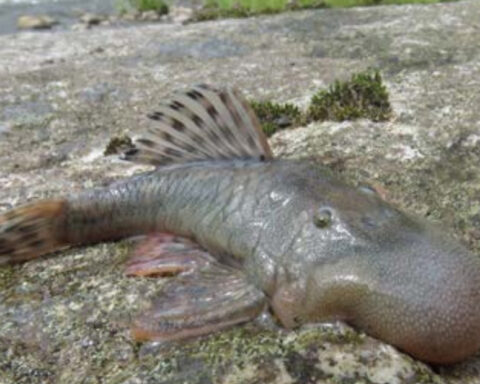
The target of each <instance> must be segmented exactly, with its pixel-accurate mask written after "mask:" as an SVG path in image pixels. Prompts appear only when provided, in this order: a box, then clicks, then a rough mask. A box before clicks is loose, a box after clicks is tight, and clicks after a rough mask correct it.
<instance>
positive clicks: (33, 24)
mask: <svg viewBox="0 0 480 384" xmlns="http://www.w3.org/2000/svg"><path fill="white" fill-rule="evenodd" d="M55 24H58V22H57V21H56V20H55V19H54V18H53V17H50V16H48V15H23V16H20V17H19V18H18V20H17V27H18V28H19V29H50V28H52V27H53V26H54V25H55Z"/></svg>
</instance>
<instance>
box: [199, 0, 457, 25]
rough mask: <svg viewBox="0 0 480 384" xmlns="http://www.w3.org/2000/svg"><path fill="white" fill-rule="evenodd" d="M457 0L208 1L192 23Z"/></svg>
mask: <svg viewBox="0 0 480 384" xmlns="http://www.w3.org/2000/svg"><path fill="white" fill-rule="evenodd" d="M448 1H457V0H293V1H287V0H273V1H268V2H267V1H265V0H207V1H206V3H205V5H204V6H203V7H202V8H200V9H198V10H196V11H195V12H194V15H193V17H192V19H191V21H205V20H214V19H222V18H243V17H250V16H255V15H259V14H274V13H280V12H285V11H298V10H303V9H313V8H346V7H357V6H372V5H384V4H408V3H420V4H428V3H439V2H440V3H442V2H448Z"/></svg>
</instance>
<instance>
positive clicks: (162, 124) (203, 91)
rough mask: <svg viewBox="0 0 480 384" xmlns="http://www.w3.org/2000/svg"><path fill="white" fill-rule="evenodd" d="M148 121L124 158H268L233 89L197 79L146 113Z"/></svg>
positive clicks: (260, 133)
mask: <svg viewBox="0 0 480 384" xmlns="http://www.w3.org/2000/svg"><path fill="white" fill-rule="evenodd" d="M148 117H149V118H150V119H151V120H153V121H152V123H151V124H150V125H149V127H148V128H147V129H146V131H145V132H143V133H142V134H141V136H140V137H139V138H138V139H136V141H135V147H134V148H132V149H130V150H128V151H127V152H125V154H124V156H123V158H124V159H125V160H130V161H133V162H138V163H144V164H153V165H156V166H161V165H166V164H172V163H185V162H191V161H202V160H220V159H222V160H226V159H258V160H267V159H271V158H272V151H271V150H270V147H269V145H268V142H267V139H266V136H265V134H264V133H263V131H262V129H261V126H260V123H259V121H258V119H257V117H256V116H255V113H254V112H253V110H252V108H251V107H250V105H249V104H248V102H247V101H246V100H245V99H244V97H243V96H242V95H241V94H240V92H238V91H237V90H235V89H229V88H225V89H215V88H213V87H210V86H207V85H198V86H195V87H193V88H191V89H189V90H187V91H185V92H180V93H177V94H175V95H174V97H173V98H172V99H171V100H170V101H169V102H168V103H166V104H163V105H161V106H160V107H159V108H158V110H157V111H156V112H154V113H152V114H150V115H149V116H148Z"/></svg>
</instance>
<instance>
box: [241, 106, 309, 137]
mask: <svg viewBox="0 0 480 384" xmlns="http://www.w3.org/2000/svg"><path fill="white" fill-rule="evenodd" d="M250 105H251V107H252V108H253V110H254V111H255V113H256V115H257V117H258V119H259V120H260V123H261V124H262V129H263V131H264V132H265V134H266V135H267V136H271V135H273V134H274V133H275V132H277V131H279V130H281V129H285V128H288V127H294V126H298V125H300V123H301V120H302V119H301V116H302V114H301V112H300V109H299V108H298V107H297V106H295V105H293V104H290V103H285V104H278V103H273V102H271V101H254V100H252V101H250Z"/></svg>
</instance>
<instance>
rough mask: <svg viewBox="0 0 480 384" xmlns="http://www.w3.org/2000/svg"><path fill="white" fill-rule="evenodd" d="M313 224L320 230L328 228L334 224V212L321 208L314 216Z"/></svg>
mask: <svg viewBox="0 0 480 384" xmlns="http://www.w3.org/2000/svg"><path fill="white" fill-rule="evenodd" d="M313 223H314V224H315V226H316V227H318V228H326V227H328V226H329V225H330V224H331V223H332V211H331V210H330V209H329V208H320V209H318V210H317V211H315V214H314V215H313Z"/></svg>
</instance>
